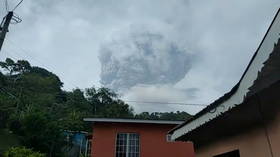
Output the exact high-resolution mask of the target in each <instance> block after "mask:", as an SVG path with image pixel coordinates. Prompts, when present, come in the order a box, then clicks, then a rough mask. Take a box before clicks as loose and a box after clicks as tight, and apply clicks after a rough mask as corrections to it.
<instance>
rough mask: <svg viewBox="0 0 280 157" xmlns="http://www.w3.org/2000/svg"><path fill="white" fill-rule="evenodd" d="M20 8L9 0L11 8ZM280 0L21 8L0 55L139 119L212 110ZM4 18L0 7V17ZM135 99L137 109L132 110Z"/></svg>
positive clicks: (126, 0)
mask: <svg viewBox="0 0 280 157" xmlns="http://www.w3.org/2000/svg"><path fill="white" fill-rule="evenodd" d="M17 2H18V1H17V0H8V4H9V6H8V9H12V8H13V6H14V5H15V4H16V3H17ZM279 6H280V1H279V0H246V1H244V0H227V1H225V0H211V1H205V0H141V1H139V0H118V1H116V0H59V1H58V0H47V1H46V0H24V1H23V3H22V4H21V5H20V6H19V7H18V8H17V9H16V10H15V13H16V14H17V15H18V16H19V17H20V18H21V19H22V22H21V23H19V24H13V25H11V26H10V31H9V33H8V34H7V38H6V41H5V43H4V45H3V49H2V52H1V53H0V60H5V58H6V57H10V58H13V59H15V60H17V59H26V60H28V61H29V62H30V63H31V64H32V65H35V66H41V67H44V68H46V69H48V70H49V71H52V72H54V73H55V74H57V75H58V76H59V77H60V78H61V80H62V81H63V82H64V87H63V88H64V89H65V90H72V89H74V88H81V89H84V88H89V87H92V86H94V87H102V86H105V87H108V88H111V89H112V90H114V91H116V92H117V93H119V95H120V97H121V98H122V99H123V100H125V101H127V102H128V103H129V104H131V106H133V107H134V109H135V111H136V112H143V111H150V112H155V111H158V112H165V111H177V110H179V111H186V112H189V113H191V114H194V113H196V112H198V111H199V110H201V109H202V107H201V106H194V105H192V106H188V105H179V104H161V103H154V104H150V103H149V104H147V103H139V102H180V103H186V104H209V103H211V102H213V101H214V100H216V99H217V98H219V97H220V96H222V95H223V94H225V93H226V92H228V91H229V90H230V89H231V88H232V87H233V86H234V85H235V84H236V83H237V82H238V81H239V79H240V77H241V75H242V73H243V72H244V70H245V68H246V66H247V65H248V63H249V61H250V58H251V57H252V55H253V54H254V52H255V50H256V49H257V47H258V45H259V44H260V42H261V40H262V38H263V36H264V34H265V32H266V31H267V29H268V27H269V25H270V23H271V21H272V19H273V17H274V15H275V14H276V12H277V10H278V8H279ZM5 14H6V9H5V3H4V0H0V16H1V17H3V16H4V15H5ZM129 101H138V103H135V102H129Z"/></svg>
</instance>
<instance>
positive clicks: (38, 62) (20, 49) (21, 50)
mask: <svg viewBox="0 0 280 157" xmlns="http://www.w3.org/2000/svg"><path fill="white" fill-rule="evenodd" d="M6 41H7V42H6V43H7V44H10V45H11V47H13V48H14V51H13V52H14V53H16V54H18V55H19V56H21V58H26V57H22V55H20V54H19V53H17V51H20V52H21V54H24V55H25V56H28V58H29V59H30V60H31V61H34V62H36V63H37V64H39V65H41V66H43V67H45V68H47V69H55V68H54V67H53V66H50V65H47V64H45V63H44V62H42V61H41V60H39V59H36V58H35V57H34V56H32V55H31V53H30V52H29V51H27V50H26V49H23V48H21V47H19V46H18V45H16V43H15V42H13V41H11V40H9V39H6ZM15 48H17V50H15ZM45 60H46V59H45ZM46 61H48V60H46ZM48 62H49V61H48ZM64 81H65V82H66V83H68V84H70V85H71V86H72V87H73V89H74V88H78V86H77V85H75V84H74V83H73V82H71V81H70V80H68V79H64Z"/></svg>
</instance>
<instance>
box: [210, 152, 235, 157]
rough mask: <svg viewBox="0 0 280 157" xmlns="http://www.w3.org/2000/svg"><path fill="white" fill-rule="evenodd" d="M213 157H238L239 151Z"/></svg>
mask: <svg viewBox="0 0 280 157" xmlns="http://www.w3.org/2000/svg"><path fill="white" fill-rule="evenodd" d="M213 157H240V153H239V150H234V151H231V152H227V153H223V154H220V155H216V156H213Z"/></svg>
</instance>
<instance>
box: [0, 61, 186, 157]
mask: <svg viewBox="0 0 280 157" xmlns="http://www.w3.org/2000/svg"><path fill="white" fill-rule="evenodd" d="M0 68H1V71H0V122H1V123H0V129H1V128H6V129H9V130H10V131H12V132H13V134H15V135H17V136H19V137H20V138H19V139H20V141H21V144H22V145H23V146H25V147H27V148H32V149H33V150H34V151H39V152H42V153H45V154H46V155H47V156H63V153H62V152H63V151H62V150H63V149H65V148H66V147H67V146H68V145H69V143H67V142H66V141H65V137H64V134H63V133H64V131H65V130H71V131H86V130H89V129H90V128H89V127H88V126H87V125H86V123H84V122H83V121H82V119H83V118H85V117H110V118H139V119H169V120H182V119H185V118H189V117H190V115H189V114H188V113H186V112H176V113H173V112H170V113H151V114H150V113H148V112H144V113H140V114H136V115H135V114H134V112H133V109H132V108H131V107H130V106H129V105H128V104H126V103H125V102H124V101H122V100H120V99H119V98H118V95H117V94H116V93H114V92H112V91H111V90H110V89H107V88H99V89H96V88H94V87H92V88H88V89H85V90H81V89H74V90H72V91H64V90H62V86H63V83H62V82H61V81H60V79H59V77H58V76H56V75H55V74H53V73H51V72H49V71H47V70H46V69H43V68H40V67H34V66H31V65H30V64H29V63H28V62H27V61H24V60H19V61H17V62H15V61H13V60H12V59H9V58H8V59H6V61H5V62H0Z"/></svg>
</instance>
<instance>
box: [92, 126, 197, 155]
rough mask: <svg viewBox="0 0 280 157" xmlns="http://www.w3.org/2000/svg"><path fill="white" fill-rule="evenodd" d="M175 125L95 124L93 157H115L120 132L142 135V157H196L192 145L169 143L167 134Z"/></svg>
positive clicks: (187, 143)
mask: <svg viewBox="0 0 280 157" xmlns="http://www.w3.org/2000/svg"><path fill="white" fill-rule="evenodd" d="M174 126H175V125H159V124H129V123H95V124H94V126H93V143H92V157H115V141H116V135H117V133H119V132H124V133H138V134H140V157H194V150H193V145H192V143H189V142H167V141H166V134H167V132H168V131H169V130H171V129H172V128H173V127H174Z"/></svg>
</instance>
